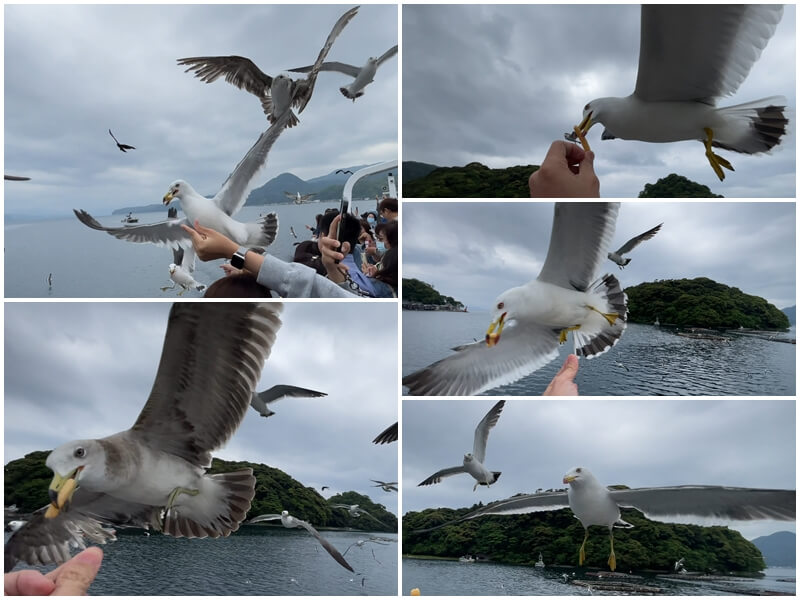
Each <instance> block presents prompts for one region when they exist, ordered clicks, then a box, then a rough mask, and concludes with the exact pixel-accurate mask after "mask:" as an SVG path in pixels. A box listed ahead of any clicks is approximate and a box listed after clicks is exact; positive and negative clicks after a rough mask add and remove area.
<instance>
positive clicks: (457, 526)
mask: <svg viewBox="0 0 800 600" xmlns="http://www.w3.org/2000/svg"><path fill="white" fill-rule="evenodd" d="M481 506H483V504H481V503H479V504H476V505H474V506H472V507H470V508H460V509H457V510H455V509H450V508H431V509H426V510H424V511H422V512H409V513H406V514H405V515H404V516H403V554H404V556H410V557H437V558H450V559H455V558H457V557H459V556H464V555H468V554H469V555H472V556H475V555H477V556H479V557H483V558H485V559H487V560H491V561H494V562H499V563H507V564H514V565H529V566H533V565H534V563H535V562H536V560H537V559H538V557H539V553H541V554H542V558H543V561H544V563H545V564H547V565H548V566H568V567H577V566H578V549H579V548H580V545H581V542H582V541H583V535H584V529H583V526H582V525H581V524H580V522H579V521H578V520H577V519H576V518H575V517H574V516H573V514H572V511H570V510H569V509H562V510H557V511H550V512H541V513H531V514H527V515H508V516H485V517H479V518H477V519H471V520H468V521H462V522H460V523H454V524H452V525H448V526H446V527H442V528H440V529H437V530H435V531H429V532H425V533H414V531H416V530H419V529H425V528H428V527H435V526H436V525H441V524H442V523H446V522H448V521H451V520H454V519H458V518H459V517H461V516H463V515H465V514H467V513H469V512H471V511H472V510H475V509H477V508H480V507H481ZM622 518H623V519H624V520H625V521H628V522H629V523H631V524H632V525H634V527H633V528H632V529H617V530H615V535H614V550H615V552H616V558H617V571H618V572H628V571H661V572H672V570H673V565H674V564H675V561H677V560H678V559H680V558H682V557H683V558H685V560H686V564H687V565H691V570H692V571H694V572H697V571H699V572H702V573H725V574H729V573H731V572H736V573H756V572H759V571H762V570H763V569H765V568H766V565H765V563H764V559H763V557H762V556H761V552H760V551H759V550H758V548H756V547H755V546H754V545H753V544H752V543H751V542H749V541H747V540H746V539H744V537H742V535H741V534H740V533H739V532H738V531H734V530H732V529H729V528H727V527H720V526H713V527H702V526H699V525H682V524H674V523H660V522H657V521H651V520H649V519H647V518H646V517H644V516H643V515H642V514H641V513H640V512H638V511H636V510H633V509H623V510H622ZM609 551H610V546H609V539H608V529H607V528H605V527H600V526H593V527H590V528H589V540H588V541H587V542H586V562H585V563H584V566H585V567H596V568H599V569H602V570H607V569H608V565H607V561H608V555H609Z"/></svg>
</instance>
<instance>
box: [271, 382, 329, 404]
mask: <svg viewBox="0 0 800 600" xmlns="http://www.w3.org/2000/svg"><path fill="white" fill-rule="evenodd" d="M327 395H328V394H326V393H325V392H317V391H314V390H309V389H306V388H301V387H297V386H294V385H273V386H272V387H271V388H269V389H268V390H264V391H263V392H258V397H259V398H260V399H261V401H262V402H264V403H265V404H269V403H270V402H275V401H277V400H280V399H281V398H321V397H323V396H327Z"/></svg>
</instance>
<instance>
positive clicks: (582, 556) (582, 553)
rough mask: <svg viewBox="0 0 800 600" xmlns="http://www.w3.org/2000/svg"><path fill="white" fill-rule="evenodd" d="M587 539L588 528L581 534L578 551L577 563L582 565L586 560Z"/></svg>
mask: <svg viewBox="0 0 800 600" xmlns="http://www.w3.org/2000/svg"><path fill="white" fill-rule="evenodd" d="M588 539H589V530H588V529H587V530H586V533H584V535H583V543H582V544H581V549H580V551H579V552H578V565H580V566H583V563H584V562H585V561H586V550H585V547H586V540H588Z"/></svg>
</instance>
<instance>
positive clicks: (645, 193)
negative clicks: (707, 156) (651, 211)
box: [639, 173, 724, 198]
mask: <svg viewBox="0 0 800 600" xmlns="http://www.w3.org/2000/svg"><path fill="white" fill-rule="evenodd" d="M639 198H724V196H720V195H719V194H714V193H712V192H711V188H709V187H708V186H707V185H701V184H699V183H696V182H694V181H692V180H691V179H687V178H686V177H684V176H683V175H676V174H675V173H670V174H669V175H667V176H666V177H662V178H661V179H659V180H658V181H656V182H655V183H646V184H645V186H644V189H643V190H642V191H641V192H639Z"/></svg>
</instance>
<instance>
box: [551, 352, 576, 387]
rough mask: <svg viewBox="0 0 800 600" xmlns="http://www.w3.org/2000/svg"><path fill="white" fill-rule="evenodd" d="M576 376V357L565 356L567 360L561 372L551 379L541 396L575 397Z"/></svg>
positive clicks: (571, 355)
mask: <svg viewBox="0 0 800 600" xmlns="http://www.w3.org/2000/svg"><path fill="white" fill-rule="evenodd" d="M577 374H578V357H577V356H575V355H574V354H569V355H567V360H565V361H564V364H563V365H562V366H561V370H560V371H559V372H558V373H556V376H555V377H553V381H551V382H550V385H548V386H547V389H546V390H545V391H544V394H542V396H577V395H578V384H577V383H575V381H574V380H575V376H576V375H577Z"/></svg>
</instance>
